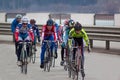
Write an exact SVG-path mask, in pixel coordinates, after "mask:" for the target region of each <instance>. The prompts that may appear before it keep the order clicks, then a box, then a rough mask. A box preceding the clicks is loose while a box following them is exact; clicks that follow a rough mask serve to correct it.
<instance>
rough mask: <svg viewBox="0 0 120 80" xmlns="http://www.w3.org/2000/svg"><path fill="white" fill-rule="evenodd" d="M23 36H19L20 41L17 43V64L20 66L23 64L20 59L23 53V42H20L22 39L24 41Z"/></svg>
mask: <svg viewBox="0 0 120 80" xmlns="http://www.w3.org/2000/svg"><path fill="white" fill-rule="evenodd" d="M22 40H23V39H22V37H20V36H19V37H18V42H16V43H17V65H18V66H20V65H22V63H21V61H20V55H21V49H22V44H19V42H20V41H22Z"/></svg>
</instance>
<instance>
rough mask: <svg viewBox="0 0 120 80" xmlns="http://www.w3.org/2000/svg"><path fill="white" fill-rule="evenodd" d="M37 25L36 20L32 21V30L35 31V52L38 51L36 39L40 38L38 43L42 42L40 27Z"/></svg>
mask: <svg viewBox="0 0 120 80" xmlns="http://www.w3.org/2000/svg"><path fill="white" fill-rule="evenodd" d="M35 23H36V20H35V19H31V20H30V24H31V25H32V29H33V33H34V43H33V45H35V51H37V49H36V38H38V42H40V32H39V28H38V26H37V25H36V24H35Z"/></svg>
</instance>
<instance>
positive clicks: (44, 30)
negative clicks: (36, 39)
mask: <svg viewBox="0 0 120 80" xmlns="http://www.w3.org/2000/svg"><path fill="white" fill-rule="evenodd" d="M52 35H53V36H54V40H55V41H56V40H57V33H56V29H55V26H52V29H51V30H48V29H47V25H44V26H43V27H42V40H44V38H45V37H47V36H52Z"/></svg>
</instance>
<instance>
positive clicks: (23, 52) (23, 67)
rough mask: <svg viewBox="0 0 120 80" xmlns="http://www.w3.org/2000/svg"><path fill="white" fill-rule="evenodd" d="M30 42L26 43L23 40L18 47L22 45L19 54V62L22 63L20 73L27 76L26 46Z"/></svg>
mask: <svg viewBox="0 0 120 80" xmlns="http://www.w3.org/2000/svg"><path fill="white" fill-rule="evenodd" d="M30 43H31V42H26V41H25V40H24V41H22V42H19V44H20V45H22V49H21V54H20V61H21V62H22V65H21V66H20V67H21V73H25V74H27V64H28V61H27V59H28V53H27V49H26V48H27V45H28V44H30Z"/></svg>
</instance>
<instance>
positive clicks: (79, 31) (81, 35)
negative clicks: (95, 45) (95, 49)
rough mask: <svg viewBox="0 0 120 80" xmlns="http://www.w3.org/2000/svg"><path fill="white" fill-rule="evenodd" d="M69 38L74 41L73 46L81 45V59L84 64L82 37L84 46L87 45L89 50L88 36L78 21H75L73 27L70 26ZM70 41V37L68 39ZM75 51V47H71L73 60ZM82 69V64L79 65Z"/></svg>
mask: <svg viewBox="0 0 120 80" xmlns="http://www.w3.org/2000/svg"><path fill="white" fill-rule="evenodd" d="M69 38H73V39H74V41H75V46H77V45H78V46H81V52H82V59H83V64H84V51H83V39H84V41H85V42H86V46H87V47H88V51H89V52H90V45H89V38H88V36H87V33H86V32H85V30H84V29H83V28H82V25H81V24H80V23H79V22H76V24H75V26H74V28H72V29H71V30H70V32H69ZM69 42H71V39H70V41H69ZM75 53H76V48H74V49H73V61H74V60H75ZM81 68H82V69H84V66H81Z"/></svg>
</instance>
